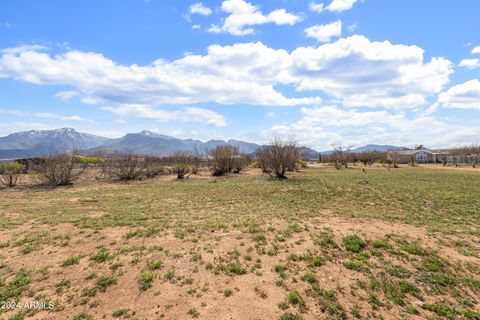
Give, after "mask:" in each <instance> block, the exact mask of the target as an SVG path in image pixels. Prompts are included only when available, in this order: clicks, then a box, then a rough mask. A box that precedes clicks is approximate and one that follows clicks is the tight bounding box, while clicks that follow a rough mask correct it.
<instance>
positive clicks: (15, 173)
mask: <svg viewBox="0 0 480 320" xmlns="http://www.w3.org/2000/svg"><path fill="white" fill-rule="evenodd" d="M24 169H25V167H24V166H23V165H22V164H20V163H16V162H3V163H0V182H1V183H2V184H3V185H5V186H6V187H9V188H12V187H15V186H16V185H17V181H18V177H19V176H20V174H21V173H23V171H24Z"/></svg>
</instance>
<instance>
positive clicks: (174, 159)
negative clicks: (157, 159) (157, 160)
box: [164, 152, 202, 180]
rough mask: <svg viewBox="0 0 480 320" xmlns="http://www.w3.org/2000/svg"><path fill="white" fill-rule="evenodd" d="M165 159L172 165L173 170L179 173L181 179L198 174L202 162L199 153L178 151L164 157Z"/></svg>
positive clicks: (178, 176)
mask: <svg viewBox="0 0 480 320" xmlns="http://www.w3.org/2000/svg"><path fill="white" fill-rule="evenodd" d="M164 161H165V162H166V163H168V164H170V165H171V166H172V168H173V172H174V173H175V174H177V179H179V180H183V179H186V178H188V177H190V176H191V175H192V174H197V173H198V169H199V167H200V166H201V164H202V158H201V157H200V156H199V155H197V154H193V153H189V152H176V153H174V154H173V155H171V156H170V157H166V158H164Z"/></svg>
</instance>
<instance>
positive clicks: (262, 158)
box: [257, 139, 300, 179]
mask: <svg viewBox="0 0 480 320" xmlns="http://www.w3.org/2000/svg"><path fill="white" fill-rule="evenodd" d="M299 160H300V149H299V148H298V146H297V144H296V143H295V142H292V141H282V140H279V139H275V140H274V141H273V142H272V143H271V144H270V145H268V146H263V147H261V148H260V149H259V150H258V152H257V163H258V166H259V167H260V168H261V169H262V171H263V172H264V173H266V174H268V175H269V176H271V177H277V178H280V179H286V178H287V177H286V176H285V173H286V172H287V171H288V170H289V168H294V167H296V166H297V164H298V161H299Z"/></svg>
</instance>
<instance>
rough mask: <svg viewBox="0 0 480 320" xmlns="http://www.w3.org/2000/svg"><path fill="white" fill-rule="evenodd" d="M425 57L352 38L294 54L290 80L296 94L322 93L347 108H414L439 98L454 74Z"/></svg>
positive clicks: (416, 49) (443, 64) (405, 48)
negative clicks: (431, 98) (436, 96)
mask: <svg viewBox="0 0 480 320" xmlns="http://www.w3.org/2000/svg"><path fill="white" fill-rule="evenodd" d="M423 55H424V51H423V50H422V49H421V48H419V47H417V46H405V45H395V44H392V43H390V42H389V41H384V42H372V41H370V40H369V39H367V38H366V37H364V36H358V35H355V36H351V37H349V38H344V39H340V40H338V41H336V42H334V43H331V44H324V45H322V46H319V47H317V48H314V47H300V48H297V49H295V50H294V51H293V52H292V53H291V57H292V61H293V67H292V77H293V78H294V79H295V80H296V81H297V85H296V90H297V91H304V92H308V91H312V90H320V91H323V92H325V93H327V94H328V95H330V96H332V97H334V98H337V99H339V100H341V101H342V102H343V103H344V104H345V105H347V106H351V107H356V106H369V107H387V108H389V107H391V108H412V107H416V106H419V105H422V104H424V103H425V102H426V99H427V97H429V96H431V95H433V94H436V93H438V92H440V91H441V90H442V88H443V86H444V85H445V84H446V83H448V82H449V75H450V74H451V73H452V72H453V68H452V63H451V62H450V61H448V60H447V59H445V58H441V57H440V58H432V59H431V60H430V61H429V62H425V61H424V57H423Z"/></svg>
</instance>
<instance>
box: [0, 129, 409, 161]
mask: <svg viewBox="0 0 480 320" xmlns="http://www.w3.org/2000/svg"><path fill="white" fill-rule="evenodd" d="M226 145H231V146H235V147H237V148H238V149H239V150H240V151H241V152H242V153H247V154H253V153H255V152H256V151H257V149H258V148H260V147H261V145H259V144H256V143H252V142H245V141H241V140H235V139H230V140H228V141H223V140H209V141H206V142H202V141H200V140H194V139H180V138H175V137H171V136H167V135H163V134H158V133H155V132H151V131H141V132H139V133H128V134H126V135H125V136H123V137H121V138H117V139H110V138H105V137H101V136H95V135H91V134H87V133H80V132H77V131H76V130H74V129H71V128H61V129H56V130H30V131H23V132H17V133H13V134H10V135H8V136H6V137H0V158H4V159H14V158H24V157H35V156H42V155H49V154H54V153H59V152H64V151H71V150H79V151H82V152H83V153H85V154H99V153H100V154H112V153H124V154H142V155H152V156H166V155H170V154H172V153H174V152H196V153H200V154H205V153H206V152H208V150H211V149H214V148H215V147H217V146H226ZM398 149H404V148H402V147H397V146H391V145H374V144H369V145H366V146H363V147H358V148H356V149H353V150H352V152H363V151H381V152H385V151H388V150H398ZM332 152H333V151H325V152H322V154H329V153H332ZM302 153H303V154H308V157H309V158H311V159H316V158H318V151H315V150H313V149H310V148H307V147H302Z"/></svg>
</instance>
